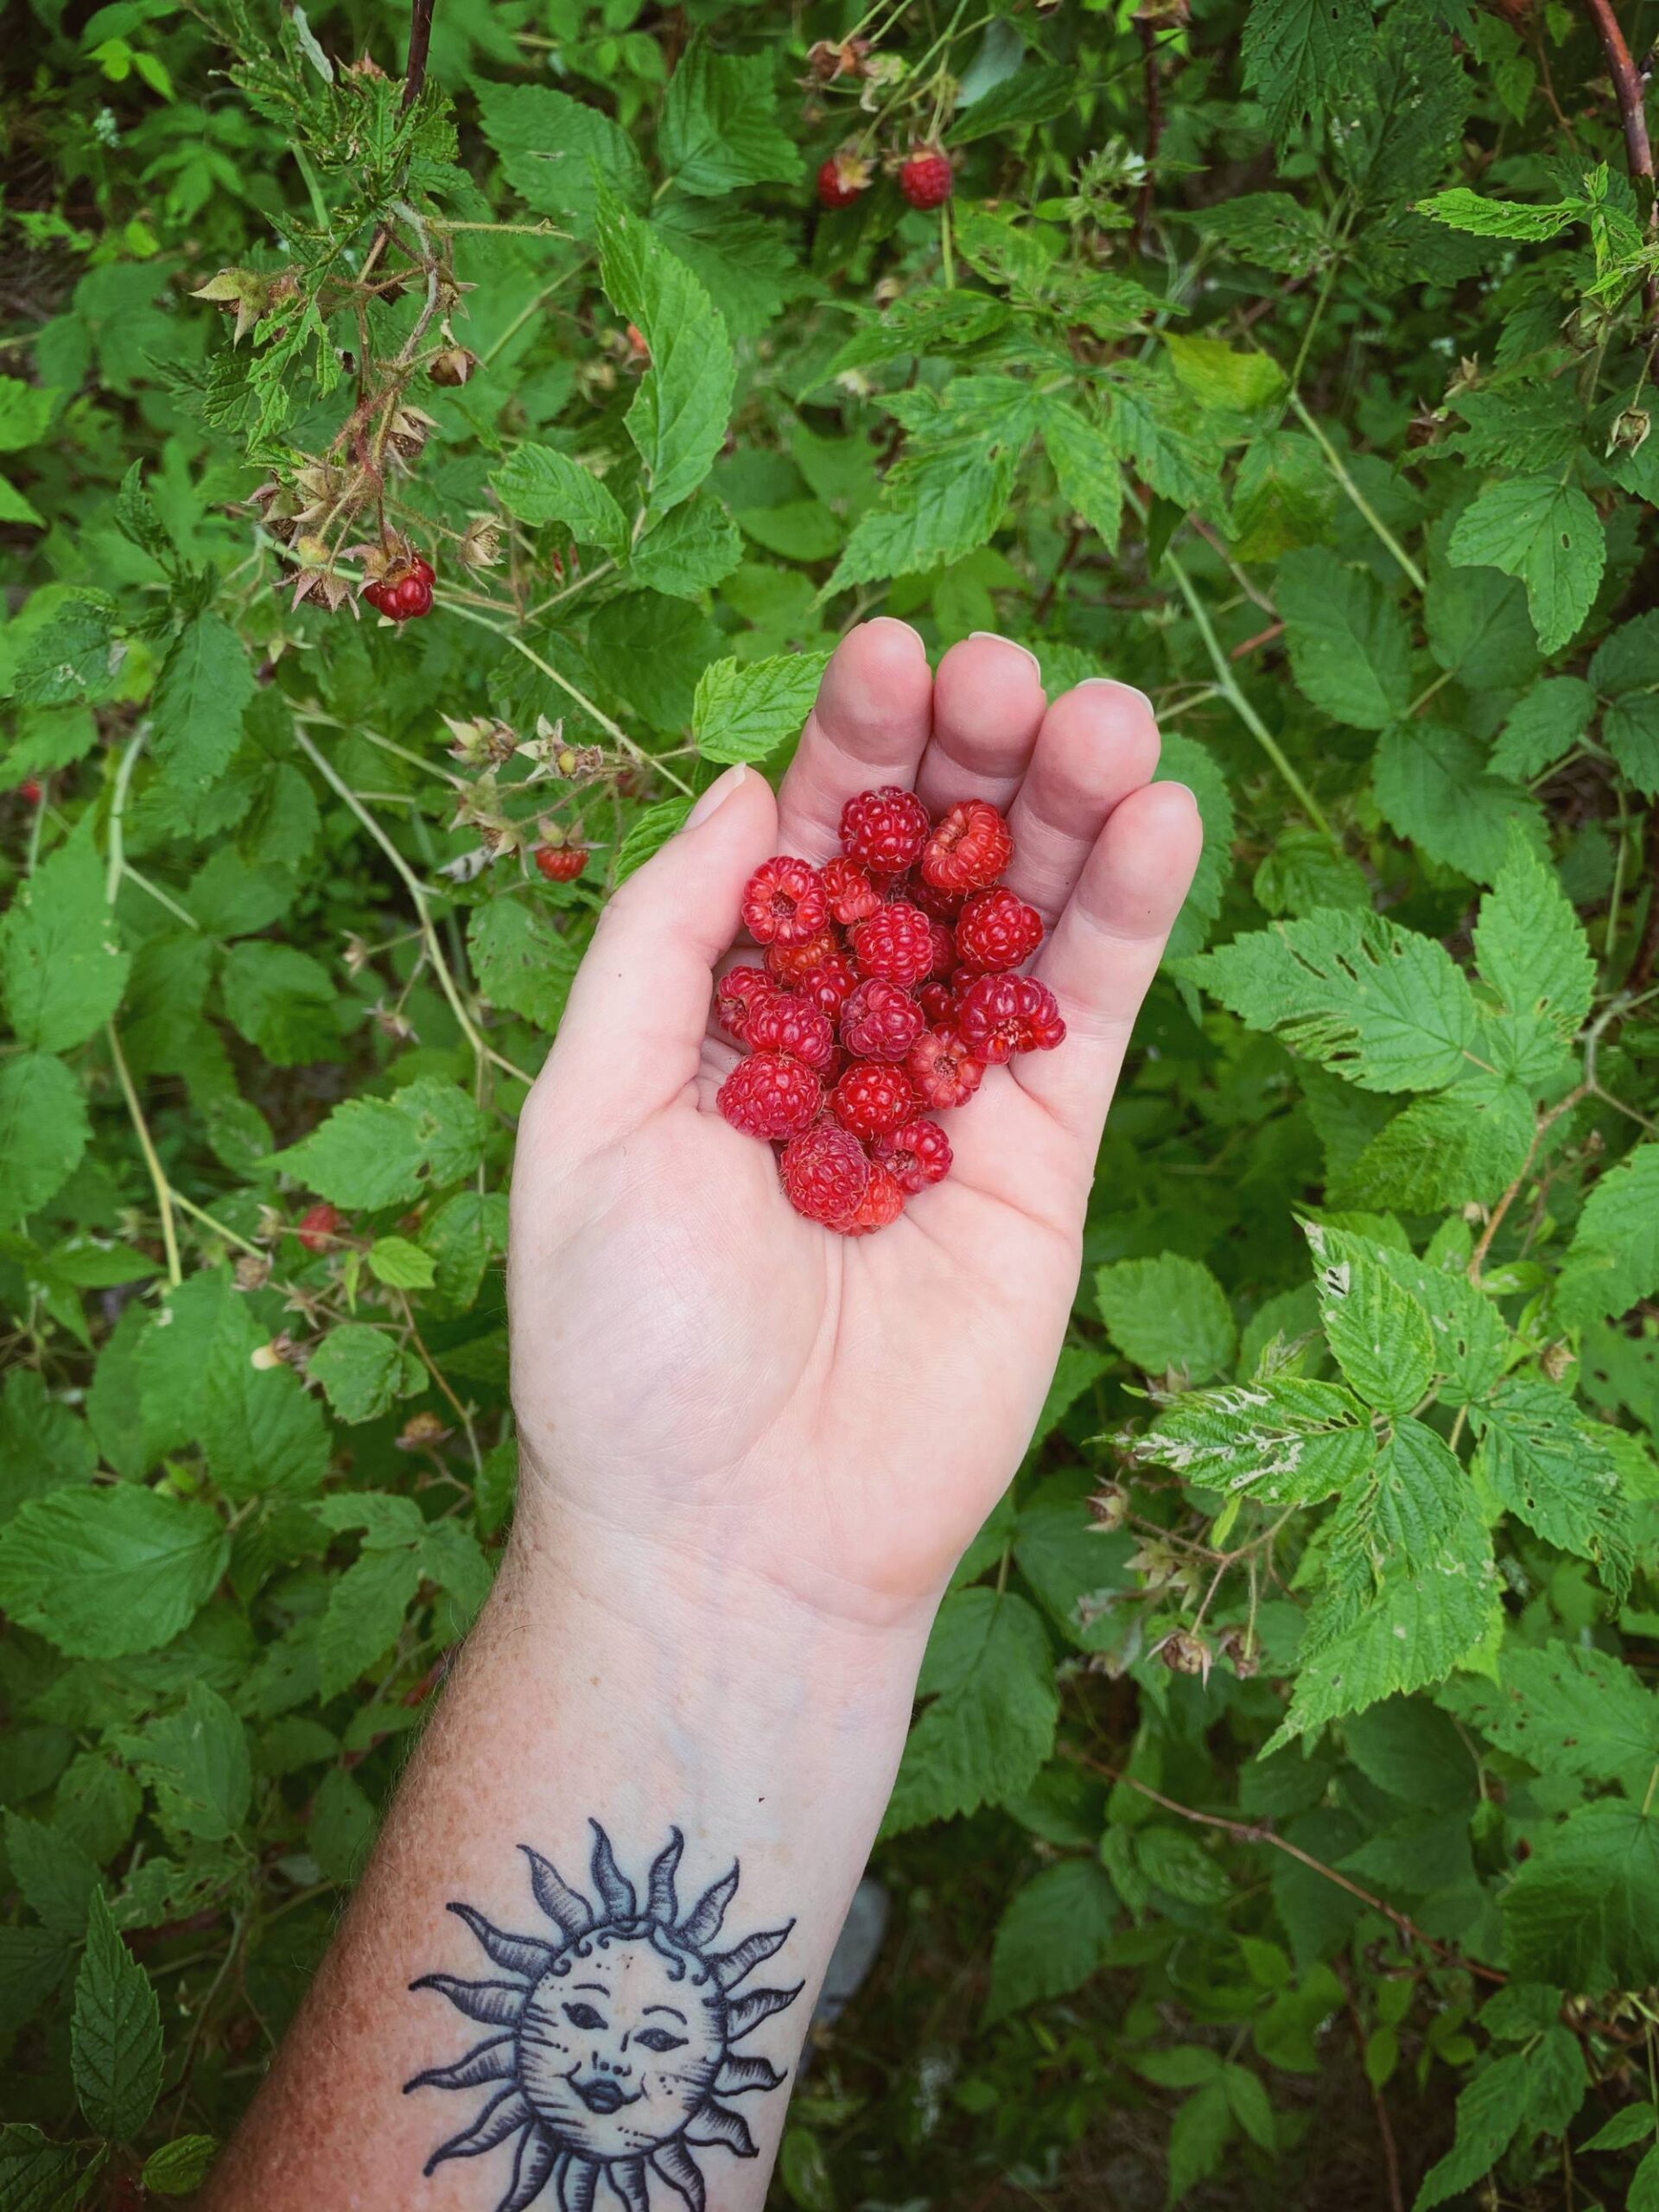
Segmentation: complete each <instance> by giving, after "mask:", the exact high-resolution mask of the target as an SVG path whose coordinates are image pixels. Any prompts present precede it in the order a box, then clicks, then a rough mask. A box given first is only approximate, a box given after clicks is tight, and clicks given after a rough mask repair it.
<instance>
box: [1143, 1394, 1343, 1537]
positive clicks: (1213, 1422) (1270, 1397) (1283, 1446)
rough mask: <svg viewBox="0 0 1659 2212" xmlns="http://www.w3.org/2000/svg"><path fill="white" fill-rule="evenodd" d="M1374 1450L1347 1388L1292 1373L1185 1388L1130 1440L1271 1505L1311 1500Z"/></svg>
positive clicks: (1149, 1453) (1195, 1479)
mask: <svg viewBox="0 0 1659 2212" xmlns="http://www.w3.org/2000/svg"><path fill="white" fill-rule="evenodd" d="M1134 1452H1135V1458H1136V1459H1138V1460H1148V1461H1151V1462H1152V1463H1154V1465H1159V1466H1165V1467H1173V1468H1174V1469H1176V1471H1178V1472H1179V1473H1180V1474H1182V1475H1185V1477H1186V1478H1187V1480H1188V1481H1189V1482H1192V1483H1196V1484H1198V1486H1199V1487H1200V1488H1202V1489H1205V1490H1218V1491H1225V1492H1227V1493H1228V1494H1232V1493H1234V1492H1236V1491H1243V1493H1244V1494H1245V1495H1246V1496H1248V1497H1253V1498H1258V1499H1260V1500H1261V1501H1262V1503H1264V1504H1269V1505H1317V1504H1318V1503H1319V1501H1320V1500H1321V1499H1322V1498H1326V1497H1332V1496H1333V1495H1334V1494H1335V1493H1336V1492H1337V1491H1341V1490H1345V1489H1346V1488H1347V1487H1348V1485H1349V1484H1351V1483H1352V1482H1354V1481H1355V1480H1356V1479H1357V1478H1358V1477H1359V1476H1361V1475H1362V1474H1363V1472H1364V1471H1365V1469H1366V1467H1367V1466H1368V1465H1370V1461H1371V1459H1372V1458H1373V1457H1374V1455H1375V1453H1376V1438H1375V1436H1374V1435H1373V1434H1372V1432H1371V1427H1370V1421H1369V1419H1368V1418H1367V1416H1366V1413H1365V1409H1364V1408H1363V1406H1362V1405H1361V1404H1360V1402H1359V1401H1358V1400H1357V1398H1355V1397H1354V1396H1353V1395H1351V1393H1350V1392H1349V1391H1347V1390H1344V1389H1341V1388H1340V1387H1339V1386H1338V1384H1336V1383H1316V1382H1313V1381H1310V1380H1307V1379H1306V1378H1305V1377H1303V1376H1289V1375H1287V1376H1271V1377H1263V1378H1258V1379H1257V1380H1255V1381H1254V1382H1249V1383H1224V1384H1223V1385H1222V1386H1221V1387H1220V1388H1219V1389H1212V1390H1188V1391H1185V1392H1183V1393H1182V1395H1181V1396H1180V1397H1179V1398H1178V1399H1177V1400H1176V1402H1174V1404H1173V1405H1172V1406H1170V1407H1168V1408H1166V1410H1165V1411H1164V1412H1163V1413H1161V1414H1160V1415H1159V1416H1158V1420H1157V1421H1156V1423H1155V1424H1154V1427H1153V1428H1152V1429H1151V1431H1150V1432H1149V1433H1147V1434H1145V1435H1143V1436H1139V1437H1137V1438H1136V1439H1135V1446H1134Z"/></svg>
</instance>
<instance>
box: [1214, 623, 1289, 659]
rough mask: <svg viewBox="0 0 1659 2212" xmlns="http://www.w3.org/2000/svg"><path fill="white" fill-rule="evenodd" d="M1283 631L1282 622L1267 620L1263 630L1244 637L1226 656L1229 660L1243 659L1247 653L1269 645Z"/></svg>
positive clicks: (1282, 633) (1280, 635)
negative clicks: (1240, 643)
mask: <svg viewBox="0 0 1659 2212" xmlns="http://www.w3.org/2000/svg"><path fill="white" fill-rule="evenodd" d="M1284 632H1285V626H1284V624H1283V623H1282V622H1269V623H1268V626H1267V628H1266V629H1265V630H1258V631H1257V632H1256V633H1255V636H1254V637H1253V638H1246V639H1245V640H1244V642H1243V645H1235V646H1234V647H1233V650H1232V651H1231V652H1230V653H1229V654H1228V656H1227V658H1228V659H1229V660H1243V658H1244V657H1245V655H1246V654H1247V653H1253V652H1256V651H1257V650H1258V648H1260V647H1261V646H1262V645H1271V644H1272V643H1273V641H1274V639H1275V638H1281V637H1282V636H1283V635H1284Z"/></svg>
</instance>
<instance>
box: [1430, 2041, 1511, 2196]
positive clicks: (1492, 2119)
mask: <svg viewBox="0 0 1659 2212" xmlns="http://www.w3.org/2000/svg"><path fill="white" fill-rule="evenodd" d="M1529 2088H1530V2063H1529V2058H1528V2056H1527V2054H1526V2053H1525V2052H1524V2051H1519V2050H1514V2051H1510V2052H1507V2053H1506V2054H1505V2055H1504V2056H1503V2057H1502V2058H1496V2059H1494V2060H1493V2061H1492V2062H1491V2064H1490V2065H1489V2066H1487V2067H1486V2068H1485V2069H1484V2070H1483V2071H1482V2072H1480V2073H1478V2074H1477V2075H1475V2077H1474V2079H1473V2081H1471V2082H1470V2084H1469V2086H1468V2088H1466V2089H1465V2090H1464V2091H1463V2092H1462V2094H1461V2095H1460V2096H1459V2099H1458V2132H1457V2135H1456V2137H1455V2139H1453V2142H1452V2148H1451V2149H1450V2150H1449V2151H1448V2152H1446V2156H1445V2157H1444V2158H1442V2159H1440V2161H1439V2163H1438V2164H1435V2165H1433V2166H1431V2167H1430V2168H1429V2171H1428V2172H1427V2175H1426V2176H1425V2177H1424V2179H1423V2185H1422V2187H1421V2189H1420V2190H1418V2192H1417V2196H1416V2199H1415V2202H1414V2204H1413V2207H1412V2212H1428V2208H1429V2207H1430V2206H1431V2205H1434V2204H1444V2203H1445V2202H1446V2198H1447V2197H1448V2196H1458V2195H1459V2193H1460V2192H1461V2191H1462V2190H1465V2189H1471V2188H1472V2187H1473V2185H1474V2184H1475V2183H1476V2182H1478V2180H1479V2179H1480V2178H1481V2177H1482V2175H1483V2174H1487V2173H1490V2172H1491V2170H1492V2168H1493V2167H1494V2166H1495V2165H1496V2164H1497V2162H1498V2160H1499V2159H1500V2158H1502V2157H1503V2153H1504V2152H1505V2151H1507V2150H1508V2148H1509V2146H1510V2142H1511V2141H1512V2139H1514V2136H1515V2133H1516V2129H1517V2128H1519V2126H1521V2123H1522V2120H1524V2119H1525V2118H1526V2113H1527V2101H1528V2094H1529Z"/></svg>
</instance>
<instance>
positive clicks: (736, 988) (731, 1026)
mask: <svg viewBox="0 0 1659 2212" xmlns="http://www.w3.org/2000/svg"><path fill="white" fill-rule="evenodd" d="M777 989H778V986H777V984H776V983H774V982H773V981H772V977H771V976H768V975H767V973H766V969H764V968H734V969H732V970H731V972H730V974H729V975H725V976H721V979H720V981H719V982H718V983H717V984H716V985H715V1016H716V1018H717V1019H718V1020H719V1023H720V1026H721V1028H722V1029H723V1030H724V1031H725V1032H726V1034H727V1035H728V1037H734V1038H735V1039H736V1040H737V1042H738V1043H739V1044H740V1045H746V1044H747V1042H748V1020H749V1016H750V1015H751V1014H753V1012H754V1009H755V1007H756V1006H757V1005H758V1004H759V1002H760V998H761V996H762V995H763V994H764V995H766V996H767V997H772V996H773V995H775V994H776V992H777Z"/></svg>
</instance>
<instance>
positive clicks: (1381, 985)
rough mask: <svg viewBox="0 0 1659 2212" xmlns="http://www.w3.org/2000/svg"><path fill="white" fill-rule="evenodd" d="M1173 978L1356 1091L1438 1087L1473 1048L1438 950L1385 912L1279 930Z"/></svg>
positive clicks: (1470, 1023)
mask: <svg viewBox="0 0 1659 2212" xmlns="http://www.w3.org/2000/svg"><path fill="white" fill-rule="evenodd" d="M1175 972H1176V973H1177V974H1178V975H1179V976H1185V978H1186V979H1188V980H1189V981H1191V982H1195V983H1198V984H1201V985H1202V986H1203V987H1204V988H1205V989H1206V990H1208V991H1209V992H1211V995H1213V996H1214V997H1216V998H1218V999H1219V1000H1220V1001H1221V1002H1222V1004H1223V1005H1224V1006H1225V1007H1229V1008H1230V1010H1231V1011H1232V1012H1233V1013H1234V1014H1237V1015H1238V1016H1239V1017H1240V1019H1241V1020H1243V1021H1244V1022H1245V1023H1246V1024H1248V1026H1249V1027H1250V1028H1252V1029H1267V1030H1272V1031H1274V1032H1275V1033H1277V1034H1278V1035H1279V1036H1280V1037H1281V1039H1283V1041H1284V1042H1285V1043H1286V1044H1287V1046H1290V1048H1291V1049H1292V1051H1293V1052H1302V1053H1305V1054H1306V1057H1307V1058H1309V1059H1313V1060H1317V1061H1319V1063H1320V1064H1321V1065H1324V1066H1325V1067H1329V1068H1332V1069H1333V1070H1334V1071H1335V1072H1336V1073H1337V1074H1338V1075H1340V1076H1344V1077H1346V1078H1347V1080H1348V1081H1349V1082H1350V1083H1352V1084H1357V1086H1358V1087H1359V1089H1360V1090H1380V1091H1392V1090H1440V1089H1441V1088H1442V1087H1443V1086H1444V1085H1445V1084H1448V1083H1452V1082H1455V1081H1456V1079H1457V1078H1458V1077H1459V1075H1460V1074H1462V1073H1463V1071H1464V1069H1465V1065H1466V1055H1467V1053H1468V1052H1469V1051H1470V1049H1471V1046H1472V1045H1473V1043H1474V1038H1475V1029H1476V1018H1475V1002H1474V999H1473V996H1472V995H1471V992H1470V989H1469V986H1468V984H1467V982H1465V980H1464V977H1463V976H1462V974H1461V972H1460V971H1459V969H1457V968H1456V967H1455V966H1454V965H1453V964H1452V958H1451V956H1450V955H1449V954H1448V953H1447V951H1446V949H1445V947H1444V946H1443V945H1441V944H1437V943H1436V942H1435V941H1434V939H1433V938H1427V937H1420V936H1419V935H1418V934H1417V933H1416V932H1415V931H1412V930H1405V929H1402V928H1400V926H1399V925H1397V924H1396V923H1394V922H1390V921H1388V920H1386V919H1384V918H1383V916H1382V915H1380V914H1370V913H1366V914H1358V913H1352V912H1326V913H1321V914H1312V915H1309V916H1308V917H1307V918H1306V919H1304V920H1301V921H1295V922H1279V923H1275V924H1274V926H1273V927H1272V928H1271V929H1268V930H1259V931H1255V932H1253V933H1252V934H1251V935H1249V936H1248V937H1242V938H1235V939H1234V941H1233V942H1232V944H1229V945H1224V946H1223V947H1222V948H1221V950H1218V951H1216V952H1207V953H1202V954H1199V955H1198V957H1195V958H1191V959H1186V960H1183V961H1181V962H1179V963H1178V964H1177V966H1176V970H1175Z"/></svg>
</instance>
